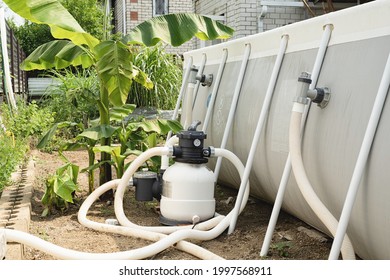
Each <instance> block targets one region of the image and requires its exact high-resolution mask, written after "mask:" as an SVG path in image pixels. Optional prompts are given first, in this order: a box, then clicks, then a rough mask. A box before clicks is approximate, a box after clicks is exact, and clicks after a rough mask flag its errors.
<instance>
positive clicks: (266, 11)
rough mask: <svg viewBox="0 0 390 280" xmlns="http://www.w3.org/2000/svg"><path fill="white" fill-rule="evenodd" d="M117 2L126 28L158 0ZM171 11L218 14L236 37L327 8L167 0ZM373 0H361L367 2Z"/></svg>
mask: <svg viewBox="0 0 390 280" xmlns="http://www.w3.org/2000/svg"><path fill="white" fill-rule="evenodd" d="M112 1H114V5H115V17H117V20H116V22H115V26H116V27H117V31H119V32H121V31H122V30H124V28H123V20H120V19H121V18H123V15H125V16H126V30H130V29H131V28H133V27H135V26H136V25H137V24H139V23H141V22H143V21H145V20H147V19H150V18H152V17H153V1H154V0H112ZM123 1H125V5H126V12H125V13H123V8H122V7H123ZM167 1H168V3H169V5H168V13H179V12H189V13H193V12H195V13H197V14H201V15H208V16H215V17H216V19H217V20H221V21H222V22H223V23H224V24H226V25H228V26H230V27H232V28H233V29H234V30H235V32H234V36H233V39H235V38H241V37H245V36H248V35H252V34H256V33H259V32H264V31H267V30H271V29H274V28H277V27H280V26H284V25H287V24H291V23H294V22H298V21H302V20H304V19H307V18H310V17H312V16H313V15H312V14H311V12H312V11H314V13H315V15H321V14H323V13H325V12H329V11H330V10H329V9H328V10H327V7H326V5H323V3H322V2H321V1H319V2H318V3H317V4H316V5H315V6H314V7H313V4H312V2H310V5H311V7H312V11H309V10H308V9H307V8H306V7H305V6H304V4H303V2H302V1H301V0H167ZM368 1H371V0H360V2H361V3H365V2H368ZM333 2H334V8H335V10H338V9H342V8H347V7H350V6H353V5H356V4H357V2H355V1H354V0H343V1H340V2H343V3H336V2H337V1H336V0H334V1H333ZM219 42H220V40H216V41H214V42H201V41H200V40H197V39H193V40H191V41H190V42H188V43H186V44H184V45H183V46H181V47H178V48H172V47H167V50H168V51H170V52H173V53H177V54H182V53H183V52H186V51H188V50H191V49H195V48H199V47H203V46H207V45H211V44H216V43H219Z"/></svg>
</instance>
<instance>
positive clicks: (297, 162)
mask: <svg viewBox="0 0 390 280" xmlns="http://www.w3.org/2000/svg"><path fill="white" fill-rule="evenodd" d="M304 108H305V105H304V104H301V103H297V102H294V106H293V110H292V114H291V121H290V133H289V146H290V155H291V164H292V169H293V171H294V175H295V180H296V182H297V184H298V187H299V189H300V191H301V193H302V195H303V197H304V198H305V200H306V202H307V203H308V204H309V206H310V208H311V209H312V210H313V211H314V213H315V214H316V215H317V216H318V218H319V219H320V220H321V222H322V223H323V224H324V225H325V226H326V228H327V229H328V230H329V231H330V233H331V234H332V235H333V236H334V235H335V234H336V229H337V224H338V222H337V220H336V218H335V217H333V215H332V213H330V211H329V210H328V209H327V208H326V206H325V205H324V204H323V203H322V201H321V200H320V199H319V198H318V196H317V195H316V193H315V192H314V190H313V187H312V185H311V183H310V181H309V179H308V177H307V174H306V170H305V167H304V165H303V160H302V150H301V142H302V139H301V134H300V127H301V120H302V114H303V112H304ZM342 247H343V248H342V255H343V258H344V259H355V253H354V250H353V246H352V243H351V241H350V240H349V238H348V236H345V238H344V242H343V246H342Z"/></svg>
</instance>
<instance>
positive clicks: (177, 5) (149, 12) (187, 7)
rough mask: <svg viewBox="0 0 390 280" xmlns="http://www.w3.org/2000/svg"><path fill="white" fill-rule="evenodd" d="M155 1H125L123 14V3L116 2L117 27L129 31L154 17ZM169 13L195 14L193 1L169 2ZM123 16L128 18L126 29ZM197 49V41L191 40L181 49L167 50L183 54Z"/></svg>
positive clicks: (177, 0)
mask: <svg viewBox="0 0 390 280" xmlns="http://www.w3.org/2000/svg"><path fill="white" fill-rule="evenodd" d="M153 2H154V1H153V0H125V8H126V12H125V13H124V12H123V6H124V5H123V1H122V0H116V1H115V2H114V3H113V5H114V7H113V8H114V15H115V18H116V20H115V27H116V30H117V31H119V32H122V33H123V31H124V30H126V31H128V30H130V29H132V28H134V27H135V26H137V25H138V24H140V23H142V22H144V21H145V20H148V19H151V18H152V17H153ZM167 8H168V13H170V14H173V13H194V5H193V0H169V1H168V7H167ZM123 15H125V16H126V21H125V22H126V29H124V27H123V20H122V19H123ZM194 48H195V40H191V41H190V42H187V43H185V44H183V45H182V46H180V47H175V48H174V47H171V46H167V47H166V50H167V51H168V52H171V53H176V54H182V53H184V52H186V51H189V50H192V49H194Z"/></svg>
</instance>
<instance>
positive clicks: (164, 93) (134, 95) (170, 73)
mask: <svg viewBox="0 0 390 280" xmlns="http://www.w3.org/2000/svg"><path fill="white" fill-rule="evenodd" d="M133 58H134V60H133V64H134V65H136V66H137V67H138V68H140V69H141V70H142V71H144V72H145V73H146V74H147V75H148V77H149V78H150V80H151V81H152V82H153V84H154V87H153V88H152V89H148V88H145V87H142V86H141V85H139V84H138V83H133V84H132V85H131V90H130V93H129V96H128V103H132V104H136V105H137V107H156V108H159V109H163V110H171V109H173V108H174V107H175V104H176V99H177V97H178V95H179V90H180V86H181V77H182V65H181V64H182V63H181V60H180V59H178V58H177V57H175V56H173V55H172V54H169V53H166V52H165V50H164V46H163V45H162V44H161V43H159V44H157V45H156V46H152V47H143V48H140V49H139V48H138V53H137V54H136V55H134V56H133Z"/></svg>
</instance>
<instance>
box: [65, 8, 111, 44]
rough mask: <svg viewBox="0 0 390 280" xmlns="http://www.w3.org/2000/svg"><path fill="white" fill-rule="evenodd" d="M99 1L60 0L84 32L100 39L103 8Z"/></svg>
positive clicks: (101, 35) (101, 37) (101, 36)
mask: <svg viewBox="0 0 390 280" xmlns="http://www.w3.org/2000/svg"><path fill="white" fill-rule="evenodd" d="M100 2H101V1H99V0H83V1H80V0H61V4H62V5H63V6H64V7H65V9H67V10H68V11H69V13H70V14H71V15H72V16H73V17H74V18H75V19H76V20H77V22H78V23H79V24H80V26H81V27H82V28H83V29H84V30H85V31H86V32H88V33H89V34H91V35H92V36H94V37H96V38H97V39H99V40H102V39H103V21H104V10H103V5H102V4H101V3H100Z"/></svg>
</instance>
